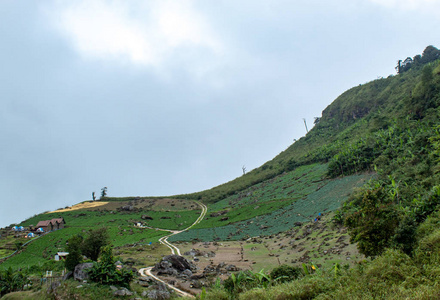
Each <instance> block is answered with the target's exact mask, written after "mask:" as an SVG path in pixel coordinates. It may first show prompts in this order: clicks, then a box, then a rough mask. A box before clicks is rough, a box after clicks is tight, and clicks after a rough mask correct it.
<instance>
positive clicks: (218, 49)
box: [46, 0, 223, 67]
mask: <svg viewBox="0 0 440 300" xmlns="http://www.w3.org/2000/svg"><path fill="white" fill-rule="evenodd" d="M69 3H71V2H69ZM46 12H47V13H48V14H49V17H50V20H52V21H53V24H54V25H55V26H56V28H57V29H58V30H60V32H61V33H62V34H63V35H64V36H66V37H67V38H68V39H69V40H70V41H71V42H72V44H73V46H74V47H75V49H76V50H77V51H78V52H79V53H80V54H81V55H83V56H84V57H86V58H93V59H103V60H119V61H125V62H127V61H128V62H130V63H132V64H136V65H145V66H153V67H160V66H161V65H162V63H163V62H164V61H166V60H167V59H168V58H172V57H173V56H174V55H176V54H179V55H181V53H179V52H181V51H188V52H190V53H193V52H194V49H196V50H197V51H208V52H209V53H210V54H211V55H219V54H221V53H222V51H223V50H222V45H221V43H220V42H219V41H218V39H217V38H215V37H214V36H215V35H214V34H213V33H212V30H210V28H209V24H208V23H207V21H206V20H205V19H204V18H203V16H201V15H200V14H199V13H198V12H197V11H196V10H195V9H194V7H193V5H192V1H191V0H183V1H169V0H156V1H149V2H148V3H145V2H144V1H130V2H128V1H122V0H115V1H109V0H93V1H91V0H82V1H77V2H74V4H69V5H66V4H65V2H62V1H60V2H57V5H55V7H50V8H49V7H47V6H46ZM197 51H195V52H197Z"/></svg>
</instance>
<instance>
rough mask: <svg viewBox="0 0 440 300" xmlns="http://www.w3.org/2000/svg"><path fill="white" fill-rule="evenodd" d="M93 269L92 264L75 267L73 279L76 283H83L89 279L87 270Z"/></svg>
mask: <svg viewBox="0 0 440 300" xmlns="http://www.w3.org/2000/svg"><path fill="white" fill-rule="evenodd" d="M91 267H93V263H83V264H79V265H76V267H75V270H74V271H73V278H74V279H75V280H78V281H83V280H86V279H89V270H88V269H90V268H91Z"/></svg>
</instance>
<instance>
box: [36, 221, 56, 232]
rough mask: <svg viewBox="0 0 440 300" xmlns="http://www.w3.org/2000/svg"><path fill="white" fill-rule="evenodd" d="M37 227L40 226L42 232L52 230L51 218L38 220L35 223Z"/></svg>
mask: <svg viewBox="0 0 440 300" xmlns="http://www.w3.org/2000/svg"><path fill="white" fill-rule="evenodd" d="M37 228H41V229H42V230H43V231H44V232H48V231H52V230H53V224H52V222H51V220H45V221H40V222H38V224H37Z"/></svg>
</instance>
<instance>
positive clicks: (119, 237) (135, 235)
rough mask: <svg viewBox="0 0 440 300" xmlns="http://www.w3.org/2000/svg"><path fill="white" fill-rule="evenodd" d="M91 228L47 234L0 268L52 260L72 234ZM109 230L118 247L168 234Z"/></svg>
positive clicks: (132, 230) (129, 229) (151, 231)
mask: <svg viewBox="0 0 440 300" xmlns="http://www.w3.org/2000/svg"><path fill="white" fill-rule="evenodd" d="M89 229H92V227H68V228H64V229H61V230H57V231H54V232H51V233H49V234H46V235H45V236H43V237H41V238H39V239H38V241H36V242H32V243H30V244H29V245H27V246H26V247H25V248H24V249H23V250H22V251H21V252H20V253H19V254H17V255H15V256H13V257H11V258H9V259H8V260H6V261H5V262H3V263H2V264H0V268H1V269H6V268H8V267H10V266H11V267H13V268H18V267H28V266H32V265H41V264H43V263H44V262H46V261H49V260H52V259H53V257H54V256H55V254H56V253H57V252H60V251H65V247H66V242H67V240H68V239H69V238H70V237H71V236H73V235H75V234H86V232H87V231H88V230H89ZM108 230H109V234H110V239H111V243H112V244H113V245H114V246H116V247H118V246H123V245H126V244H133V243H143V244H148V243H150V242H152V243H158V240H159V238H161V237H162V236H165V235H167V234H168V232H166V231H156V230H152V229H139V228H133V227H128V226H127V227H124V226H122V227H115V226H110V227H108Z"/></svg>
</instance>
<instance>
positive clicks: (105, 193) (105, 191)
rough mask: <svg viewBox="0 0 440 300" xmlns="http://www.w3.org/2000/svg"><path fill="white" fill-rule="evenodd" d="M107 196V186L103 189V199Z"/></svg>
mask: <svg viewBox="0 0 440 300" xmlns="http://www.w3.org/2000/svg"><path fill="white" fill-rule="evenodd" d="M105 196H107V187H106V186H105V187H103V188H102V189H101V199H102V198H105Z"/></svg>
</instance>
